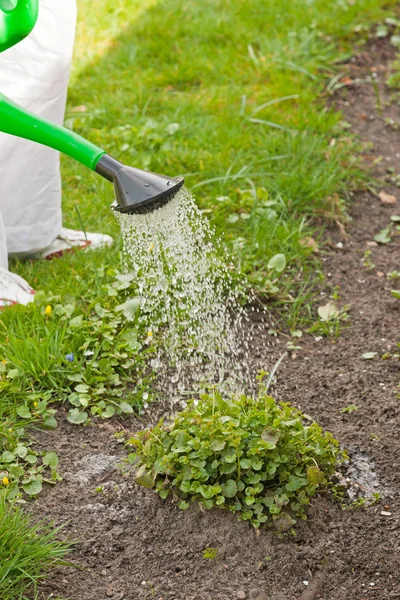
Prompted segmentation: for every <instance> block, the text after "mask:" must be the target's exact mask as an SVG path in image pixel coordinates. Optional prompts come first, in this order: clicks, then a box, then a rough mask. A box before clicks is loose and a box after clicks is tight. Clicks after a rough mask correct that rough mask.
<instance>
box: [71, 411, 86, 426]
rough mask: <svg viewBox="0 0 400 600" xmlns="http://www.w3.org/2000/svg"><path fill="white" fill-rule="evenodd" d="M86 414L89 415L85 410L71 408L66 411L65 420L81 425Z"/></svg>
mask: <svg viewBox="0 0 400 600" xmlns="http://www.w3.org/2000/svg"><path fill="white" fill-rule="evenodd" d="M88 416H89V415H88V413H87V412H85V411H83V412H79V410H78V409H77V408H73V409H72V410H70V411H69V413H68V416H67V421H69V422H70V423H73V424H74V425H82V423H85V421H87V419H88Z"/></svg>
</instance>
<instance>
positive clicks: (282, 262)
mask: <svg viewBox="0 0 400 600" xmlns="http://www.w3.org/2000/svg"><path fill="white" fill-rule="evenodd" d="M267 268H268V269H274V270H275V271H276V272H277V273H281V272H282V271H284V270H285V268H286V256H285V255H284V254H275V256H273V257H272V258H270V259H269V261H268V264H267Z"/></svg>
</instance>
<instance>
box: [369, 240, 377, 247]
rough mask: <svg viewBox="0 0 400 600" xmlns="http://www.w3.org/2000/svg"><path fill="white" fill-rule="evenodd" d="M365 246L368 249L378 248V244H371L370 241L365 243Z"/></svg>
mask: <svg viewBox="0 0 400 600" xmlns="http://www.w3.org/2000/svg"><path fill="white" fill-rule="evenodd" d="M367 246H368V247H369V248H376V247H377V246H378V242H373V241H372V240H371V241H370V242H367Z"/></svg>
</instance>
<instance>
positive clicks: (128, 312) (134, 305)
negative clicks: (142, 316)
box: [115, 297, 140, 321]
mask: <svg viewBox="0 0 400 600" xmlns="http://www.w3.org/2000/svg"><path fill="white" fill-rule="evenodd" d="M139 308H140V298H139V297H136V298H130V299H129V300H127V301H126V302H124V303H123V304H120V305H119V306H117V307H116V308H115V311H116V312H122V313H123V315H124V317H125V319H126V320H127V321H132V320H133V318H134V316H135V314H136V313H137V311H138V310H139Z"/></svg>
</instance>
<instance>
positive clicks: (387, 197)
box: [379, 192, 397, 204]
mask: <svg viewBox="0 0 400 600" xmlns="http://www.w3.org/2000/svg"><path fill="white" fill-rule="evenodd" d="M379 198H380V201H381V202H382V204H396V202H397V198H396V196H392V195H391V194H387V193H386V192H379Z"/></svg>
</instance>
